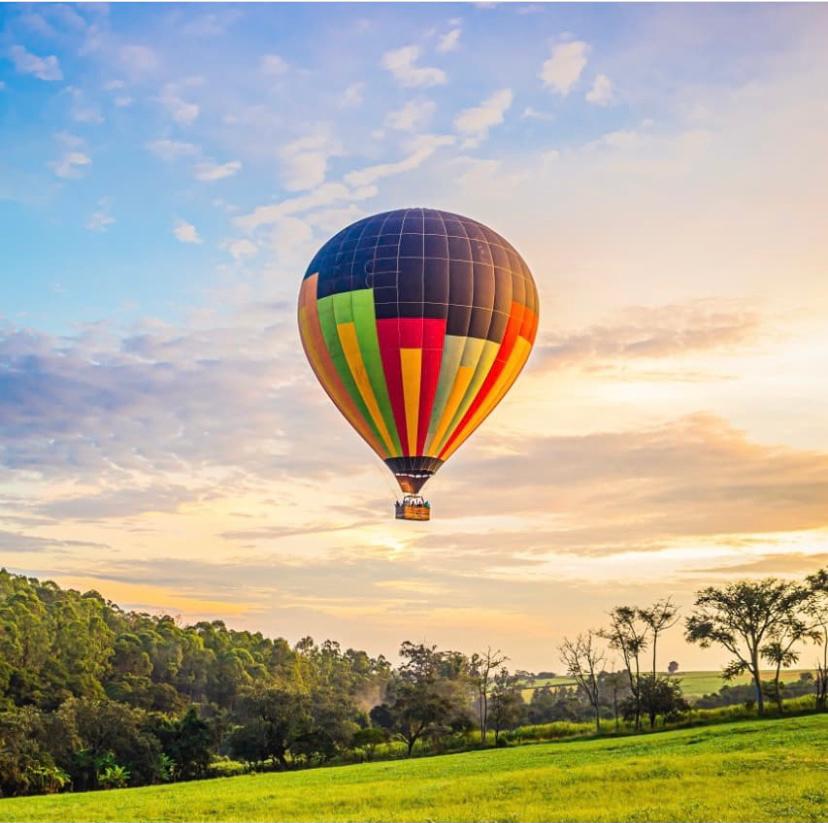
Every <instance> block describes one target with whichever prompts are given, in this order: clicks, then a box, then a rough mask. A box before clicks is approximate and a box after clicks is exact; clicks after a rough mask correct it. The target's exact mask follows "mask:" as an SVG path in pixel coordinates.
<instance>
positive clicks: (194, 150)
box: [147, 139, 201, 162]
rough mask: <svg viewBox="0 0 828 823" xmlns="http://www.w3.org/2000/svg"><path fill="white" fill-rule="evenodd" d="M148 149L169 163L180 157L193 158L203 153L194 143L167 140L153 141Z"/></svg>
mask: <svg viewBox="0 0 828 823" xmlns="http://www.w3.org/2000/svg"><path fill="white" fill-rule="evenodd" d="M147 149H149V151H151V152H152V153H153V154H154V155H156V156H157V157H160V158H161V159H162V160H166V161H168V162H169V161H171V160H176V159H177V158H179V157H193V156H195V155H198V154H200V153H201V149H199V147H198V146H196V145H194V144H193V143H184V142H182V141H180V140H167V139H164V140H153V141H152V142H151V143H147Z"/></svg>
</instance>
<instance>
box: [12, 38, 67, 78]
mask: <svg viewBox="0 0 828 823" xmlns="http://www.w3.org/2000/svg"><path fill="white" fill-rule="evenodd" d="M9 56H10V57H11V59H12V62H13V63H14V67H15V69H17V71H18V72H19V73H20V74H31V75H34V76H35V77H37V78H38V79H39V80H46V81H51V82H54V81H56V80H63V72H62V71H61V70H60V62H59V61H58V59H57V57H55V55H53V54H50V55H48V56H47V57H38V56H37V55H36V54H32V53H31V52H30V51H27V50H26V49H25V48H24V47H23V46H12V47H11V49H10V50H9Z"/></svg>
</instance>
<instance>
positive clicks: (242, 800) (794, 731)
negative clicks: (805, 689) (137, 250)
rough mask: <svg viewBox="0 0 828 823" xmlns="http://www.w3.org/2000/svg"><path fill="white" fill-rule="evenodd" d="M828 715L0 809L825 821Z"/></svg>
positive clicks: (177, 817) (59, 814)
mask: <svg viewBox="0 0 828 823" xmlns="http://www.w3.org/2000/svg"><path fill="white" fill-rule="evenodd" d="M827 738H828V715H824V714H822V715H809V716H801V717H791V718H785V719H766V720H753V721H747V722H739V723H726V724H721V725H718V726H710V727H705V728H691V729H681V730H677V731H666V732H658V733H655V734H647V735H640V736H636V737H621V738H598V739H593V740H573V741H568V742H558V743H541V744H536V745H525V746H519V747H514V748H506V749H489V750H486V751H478V752H468V753H464V754H457V755H443V756H435V757H427V758H419V759H414V760H408V761H391V762H382V763H367V764H362V765H354V766H342V767H336V768H328V769H316V770H311V771H304V772H293V773H269V774H254V775H246V776H242V777H232V778H222V779H215V780H210V781H194V782H191V783H181V784H175V785H164V786H151V787H144V788H136V789H118V790H112V791H107V792H93V793H87V794H65V795H53V796H40V797H27V798H12V799H8V800H0V819H2V820H3V821H8V822H9V823H12V821H26V820H29V821H33V820H38V821H58V820H60V821H113V820H120V821H139V820H140V821H160V820H170V821H185V820H188V821H224V820H245V821H263V820H281V821H351V820H356V821H434V820H456V821H559V820H567V821H592V820H594V821H673V820H686V821H706V820H719V821H741V820H748V819H749V820H752V821H787V820H790V821H824V820H826V819H828V786H826V777H828V753H827V752H826V747H825V740H826V739H827Z"/></svg>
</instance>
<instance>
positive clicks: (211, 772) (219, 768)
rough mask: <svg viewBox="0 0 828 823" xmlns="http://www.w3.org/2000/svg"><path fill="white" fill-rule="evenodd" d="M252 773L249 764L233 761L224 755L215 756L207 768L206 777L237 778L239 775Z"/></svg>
mask: <svg viewBox="0 0 828 823" xmlns="http://www.w3.org/2000/svg"><path fill="white" fill-rule="evenodd" d="M251 771H252V769H251V767H250V764H248V763H242V762H241V761H240V760H233V759H232V758H230V757H225V756H224V755H216V756H215V757H214V758H213V759H212V760H211V761H210V765H209V766H208V767H207V776H208V777H237V776H238V775H240V774H249V773H250V772H251Z"/></svg>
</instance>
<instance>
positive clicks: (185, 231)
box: [173, 220, 203, 244]
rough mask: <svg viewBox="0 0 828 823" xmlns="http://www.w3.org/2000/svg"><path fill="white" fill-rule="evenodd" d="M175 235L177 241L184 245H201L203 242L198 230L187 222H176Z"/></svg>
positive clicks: (174, 225)
mask: <svg viewBox="0 0 828 823" xmlns="http://www.w3.org/2000/svg"><path fill="white" fill-rule="evenodd" d="M173 234H174V235H175V239H176V240H180V241H181V242H182V243H195V244H198V243H201V242H203V241H202V239H201V236H200V235H199V233H198V229H196V227H195V226H194V225H193V224H192V223H188V222H187V221H186V220H176V221H175V223H174V224H173Z"/></svg>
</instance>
